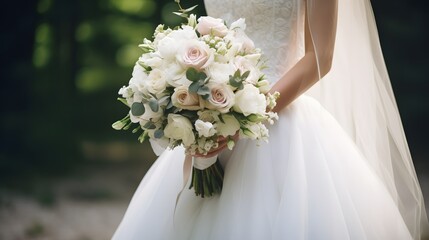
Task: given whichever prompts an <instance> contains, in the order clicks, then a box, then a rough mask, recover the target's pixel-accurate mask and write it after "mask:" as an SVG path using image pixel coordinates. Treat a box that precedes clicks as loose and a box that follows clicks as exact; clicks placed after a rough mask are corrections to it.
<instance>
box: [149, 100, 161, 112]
mask: <svg viewBox="0 0 429 240" xmlns="http://www.w3.org/2000/svg"><path fill="white" fill-rule="evenodd" d="M149 107H150V109H151V110H152V112H158V110H159V104H158V101H157V100H156V99H151V100H149Z"/></svg>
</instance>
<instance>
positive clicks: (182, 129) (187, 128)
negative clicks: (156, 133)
mask: <svg viewBox="0 0 429 240" xmlns="http://www.w3.org/2000/svg"><path fill="white" fill-rule="evenodd" d="M192 129H193V127H192V123H191V121H189V119H187V118H186V117H183V116H181V115H179V114H168V123H167V126H165V129H164V136H165V137H167V138H171V139H175V140H182V142H183V145H184V146H185V147H189V146H190V145H191V144H192V143H194V142H195V135H194V132H193V131H192Z"/></svg>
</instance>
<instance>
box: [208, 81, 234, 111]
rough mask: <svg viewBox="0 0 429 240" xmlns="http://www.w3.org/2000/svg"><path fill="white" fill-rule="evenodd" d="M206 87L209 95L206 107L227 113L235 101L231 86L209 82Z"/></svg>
mask: <svg viewBox="0 0 429 240" xmlns="http://www.w3.org/2000/svg"><path fill="white" fill-rule="evenodd" d="M207 87H208V88H209V89H210V96H209V98H208V99H207V102H206V107H207V108H208V109H212V110H217V111H219V112H221V113H227V112H228V111H229V110H230V109H231V107H232V106H233V105H234V103H235V96H234V92H233V91H232V89H231V87H230V86H229V85H227V84H225V83H224V84H219V83H216V82H209V83H208V84H207Z"/></svg>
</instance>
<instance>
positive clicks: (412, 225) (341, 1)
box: [113, 0, 428, 240]
mask: <svg viewBox="0 0 429 240" xmlns="http://www.w3.org/2000/svg"><path fill="white" fill-rule="evenodd" d="M205 4H206V7H207V11H208V14H209V15H210V16H213V17H220V18H222V19H225V20H226V21H227V22H229V23H230V22H232V21H233V20H236V19H238V18H240V17H244V18H246V23H247V33H248V35H249V36H250V38H251V39H253V40H254V41H255V45H256V46H257V47H259V48H261V49H262V51H263V52H264V54H265V56H266V58H268V62H267V65H269V67H270V68H269V70H268V72H266V75H267V77H268V79H269V80H270V81H271V83H272V91H279V92H280V93H281V97H280V99H279V102H278V106H277V107H276V111H277V112H278V114H279V121H278V122H277V123H276V124H275V125H273V126H271V128H270V135H271V136H270V142H269V143H268V144H263V143H261V144H259V145H258V144H257V143H255V142H254V141H246V140H238V141H237V144H236V147H235V148H234V150H233V151H232V152H230V151H228V150H224V149H223V148H219V149H214V150H213V152H215V153H217V152H222V153H221V155H220V158H221V159H220V160H221V162H222V164H223V165H224V168H225V178H224V187H223V190H222V193H221V194H220V195H219V196H215V197H211V198H200V197H196V196H195V194H194V192H193V190H188V189H185V190H184V191H183V193H182V195H181V197H180V199H179V201H178V202H177V205H176V196H177V194H178V193H179V192H180V190H181V188H182V184H183V183H182V179H183V173H182V171H181V169H182V166H183V162H184V159H185V153H184V149H183V148H180V147H178V148H175V149H173V150H165V151H164V152H163V153H162V155H161V156H160V157H159V159H158V160H157V161H156V162H155V163H154V165H153V166H152V168H151V169H150V170H149V172H148V173H147V174H146V176H145V177H144V179H143V181H142V183H141V184H140V186H139V188H138V189H137V191H136V193H135V195H134V197H133V199H132V201H131V203H130V205H129V208H128V210H127V212H126V214H125V216H124V218H123V220H122V222H121V224H120V226H119V227H118V229H117V231H116V232H115V235H114V236H113V239H127V240H128V239H151V240H152V239H198V240H205V239H213V240H220V239H222V240H223V239H293V240H297V239H340V240H343V239H358V240H360V239H377V240H378V239H386V240H387V239H388V240H392V239H401V240H404V239H421V238H422V237H424V236H425V234H427V229H428V225H427V217H426V212H425V209H424V202H423V198H422V193H421V190H420V186H419V183H418V181H417V177H416V174H415V171H414V167H413V164H412V160H411V156H410V153H409V150H408V145H407V142H406V139H405V135H404V132H403V128H402V124H401V120H400V117H399V113H398V110H397V106H396V102H395V98H394V95H393V92H392V89H391V86H390V81H389V78H388V74H387V71H386V68H385V64H384V60H383V56H382V53H381V50H380V46H379V41H378V34H377V29H376V26H375V22H374V17H373V14H372V9H371V5H370V2H369V0H323V1H321V0H206V1H205ZM320 79H321V80H320Z"/></svg>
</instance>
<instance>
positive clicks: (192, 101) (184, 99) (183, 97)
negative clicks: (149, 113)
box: [171, 86, 204, 110]
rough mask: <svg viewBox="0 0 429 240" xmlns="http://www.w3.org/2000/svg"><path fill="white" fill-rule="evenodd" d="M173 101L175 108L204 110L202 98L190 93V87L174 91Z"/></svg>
mask: <svg viewBox="0 0 429 240" xmlns="http://www.w3.org/2000/svg"><path fill="white" fill-rule="evenodd" d="M171 101H172V102H173V105H174V106H175V107H178V108H181V109H187V110H199V109H202V108H204V106H203V105H202V103H203V102H202V101H201V99H200V96H198V94H195V93H190V92H189V90H188V87H186V86H180V87H177V88H175V89H174V93H173V95H172V96H171Z"/></svg>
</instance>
